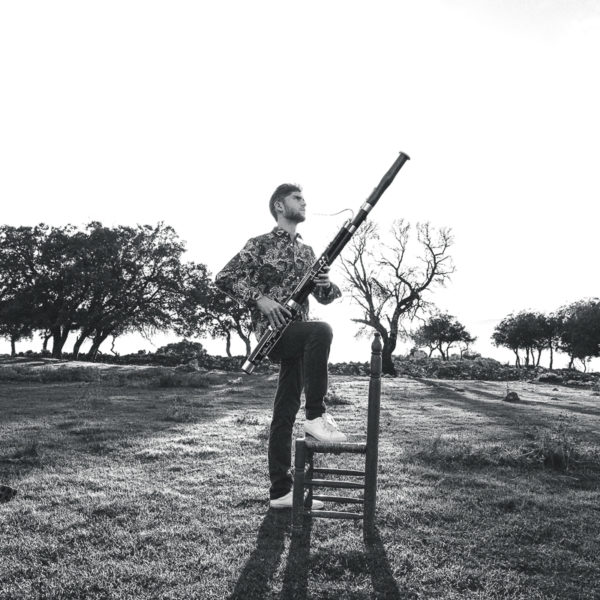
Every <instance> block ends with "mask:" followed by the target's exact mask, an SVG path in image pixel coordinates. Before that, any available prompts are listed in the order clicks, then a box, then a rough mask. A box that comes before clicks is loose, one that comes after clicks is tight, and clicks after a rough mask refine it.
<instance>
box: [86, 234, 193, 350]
mask: <svg viewBox="0 0 600 600" xmlns="http://www.w3.org/2000/svg"><path fill="white" fill-rule="evenodd" d="M88 235H89V240H90V242H89V243H90V258H89V261H88V265H87V266H86V269H87V271H88V273H90V274H93V279H94V281H95V284H94V285H93V287H92V289H91V293H90V295H89V296H88V299H87V301H86V303H85V304H84V306H83V307H82V308H81V309H80V311H79V313H78V323H79V326H80V335H79V337H78V340H77V343H78V346H77V350H78V349H79V348H80V346H81V343H82V342H83V340H84V339H86V338H90V339H91V340H92V344H91V348H90V350H89V353H88V355H89V357H90V358H95V357H96V355H97V353H98V350H99V348H100V345H101V344H102V343H103V342H104V341H105V340H106V339H107V338H108V337H110V336H112V337H115V336H119V335H121V334H123V333H125V332H126V331H139V332H141V333H146V334H151V333H153V332H155V331H161V330H167V329H171V327H172V324H173V322H174V320H175V319H176V318H177V314H178V312H179V310H180V308H181V304H182V302H183V299H184V295H185V289H186V285H187V281H188V280H189V279H191V278H193V277H194V273H195V271H196V270H197V269H203V268H204V267H203V265H195V264H194V263H183V262H182V260H181V258H182V255H183V253H184V251H185V245H184V243H183V242H182V241H181V240H180V239H179V237H178V236H177V234H176V232H175V230H174V229H173V228H171V227H169V226H166V225H164V224H163V223H158V224H157V225H156V226H151V225H138V226H136V227H124V226H119V227H117V228H116V229H114V230H111V229H107V228H104V227H102V225H101V224H100V223H91V224H90V225H89V226H88Z"/></svg>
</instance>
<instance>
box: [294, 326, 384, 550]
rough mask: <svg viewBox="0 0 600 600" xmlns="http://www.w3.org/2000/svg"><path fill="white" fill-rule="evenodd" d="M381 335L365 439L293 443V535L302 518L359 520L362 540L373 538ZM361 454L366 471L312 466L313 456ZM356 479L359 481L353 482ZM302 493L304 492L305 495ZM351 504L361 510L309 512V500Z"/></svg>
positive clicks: (376, 343)
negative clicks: (343, 492) (347, 492)
mask: <svg viewBox="0 0 600 600" xmlns="http://www.w3.org/2000/svg"><path fill="white" fill-rule="evenodd" d="M381 351H382V344H381V336H380V334H379V333H376V334H375V339H374V340H373V343H372V344H371V378H370V381H369V405H368V411H367V440H366V442H364V443H359V442H337V443H336V442H319V441H317V440H316V439H315V438H313V437H312V436H309V435H308V436H306V437H304V438H299V439H297V440H296V458H295V471H294V492H293V507H292V535H297V534H299V533H301V532H302V528H303V524H304V523H303V522H304V516H308V515H310V516H311V517H318V518H326V519H362V520H363V535H364V538H365V540H367V539H371V538H373V536H374V530H375V501H376V496H377V457H378V450H379V406H380V399H381ZM325 453H333V454H343V453H350V454H364V455H365V470H364V471H357V470H351V469H333V468H330V469H327V468H321V467H316V466H315V465H314V455H315V454H325ZM319 475H340V476H344V477H351V478H353V479H354V480H342V481H340V480H336V479H322V478H319ZM356 478H359V479H358V480H356ZM314 488H334V489H355V490H363V492H364V493H363V496H362V498H361V497H352V496H333V495H322V494H314V493H313V492H314ZM305 490H307V493H306V494H305ZM313 499H315V500H322V501H323V502H334V503H343V504H352V505H355V506H356V507H357V508H359V509H360V508H361V507H362V511H358V510H355V511H342V510H340V511H337V510H311V509H310V506H311V504H312V500H313Z"/></svg>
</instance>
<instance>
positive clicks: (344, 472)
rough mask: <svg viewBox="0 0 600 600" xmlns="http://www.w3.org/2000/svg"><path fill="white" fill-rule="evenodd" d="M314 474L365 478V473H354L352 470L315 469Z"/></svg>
mask: <svg viewBox="0 0 600 600" xmlns="http://www.w3.org/2000/svg"><path fill="white" fill-rule="evenodd" d="M313 473H324V474H326V475H351V476H352V477H364V476H365V472H364V471H352V470H351V469H326V468H323V469H318V468H317V467H314V468H313Z"/></svg>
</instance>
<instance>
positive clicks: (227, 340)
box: [225, 331, 231, 358]
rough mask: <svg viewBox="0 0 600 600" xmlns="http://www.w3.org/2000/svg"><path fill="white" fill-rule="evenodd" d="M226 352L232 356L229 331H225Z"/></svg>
mask: <svg viewBox="0 0 600 600" xmlns="http://www.w3.org/2000/svg"><path fill="white" fill-rule="evenodd" d="M225 352H227V356H229V358H231V334H230V333H229V331H227V332H226V333H225Z"/></svg>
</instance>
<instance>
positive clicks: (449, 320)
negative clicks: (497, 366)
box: [411, 313, 476, 360]
mask: <svg viewBox="0 0 600 600" xmlns="http://www.w3.org/2000/svg"><path fill="white" fill-rule="evenodd" d="M411 337H412V338H413V340H414V342H415V344H416V345H417V346H425V347H427V348H429V356H431V354H432V353H433V351H434V350H437V351H438V352H439V353H440V355H441V356H442V359H443V360H447V359H448V357H449V356H450V348H451V347H452V345H454V344H458V343H461V342H462V343H464V344H466V345H468V344H472V343H473V342H474V341H475V339H476V338H474V337H473V336H472V335H471V334H470V333H469V332H468V331H467V330H466V328H465V326H464V325H463V324H462V323H460V322H459V321H458V320H457V319H456V318H455V317H453V316H452V315H449V314H447V313H443V314H438V315H432V316H430V317H429V319H428V320H427V321H426V322H425V323H424V324H423V325H421V327H419V328H418V329H417V330H416V331H415V332H414V333H413V334H412V335H411Z"/></svg>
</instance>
